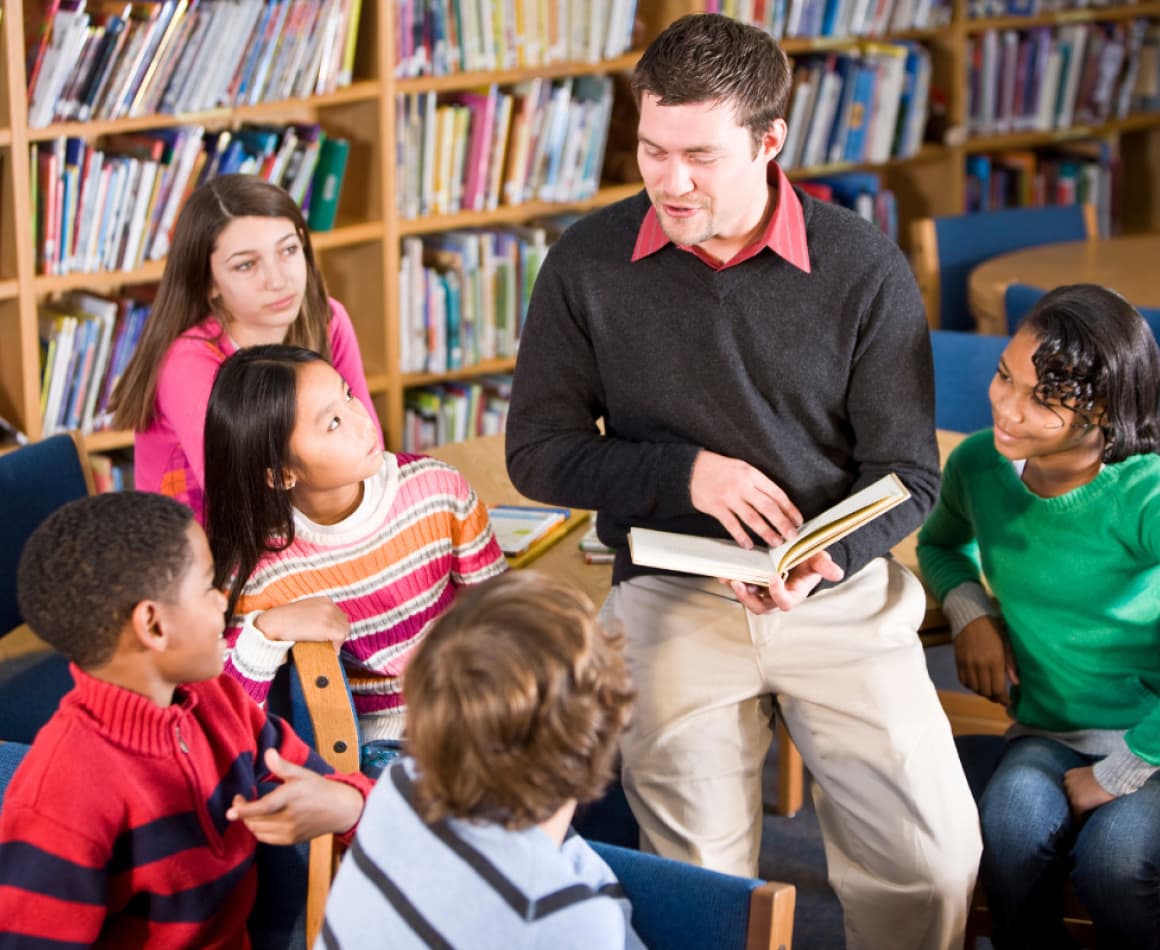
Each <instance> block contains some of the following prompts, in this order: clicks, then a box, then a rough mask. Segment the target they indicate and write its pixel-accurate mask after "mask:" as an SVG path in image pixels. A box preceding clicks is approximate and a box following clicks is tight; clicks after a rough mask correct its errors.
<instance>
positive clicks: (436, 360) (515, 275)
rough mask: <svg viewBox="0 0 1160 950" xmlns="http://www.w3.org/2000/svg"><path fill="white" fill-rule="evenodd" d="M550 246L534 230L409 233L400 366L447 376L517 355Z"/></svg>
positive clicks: (403, 278) (401, 294)
mask: <svg viewBox="0 0 1160 950" xmlns="http://www.w3.org/2000/svg"><path fill="white" fill-rule="evenodd" d="M547 249H548V245H547V236H546V232H545V230H544V229H542V228H536V227H508V228H500V229H496V230H486V231H445V232H442V233H440V234H436V235H431V236H430V237H426V238H418V237H408V238H404V240H403V242H402V255H401V258H400V263H399V267H400V273H399V332H400V340H399V350H400V360H399V366H400V369H401V370H402V371H403V372H404V373H423V372H427V373H443V372H446V371H448V370H456V369H461V368H463V367H467V366H473V365H476V364H478V363H480V362H482V361H484V360H490V359H497V358H499V359H503V358H509V357H513V356H515V353H516V347H517V345H518V342H519V336H520V330H521V329H522V327H523V323H524V318H525V316H526V315H527V308H528V302H529V300H530V299H531V293H532V285H533V284H534V283H535V280H536V275H537V274H539V272H540V266H541V264H542V263H543V260H544V256H545V255H546V254H547Z"/></svg>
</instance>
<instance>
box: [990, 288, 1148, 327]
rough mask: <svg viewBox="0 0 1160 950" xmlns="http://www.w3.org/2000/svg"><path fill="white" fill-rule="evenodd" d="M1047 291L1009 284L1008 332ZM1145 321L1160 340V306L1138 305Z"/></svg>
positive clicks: (1006, 297) (1006, 299)
mask: <svg viewBox="0 0 1160 950" xmlns="http://www.w3.org/2000/svg"><path fill="white" fill-rule="evenodd" d="M1045 293H1047V291H1046V290H1045V289H1044V288H1042V287H1034V286H1032V285H1031V284H1020V283H1014V284H1008V285H1007V289H1006V290H1005V291H1004V292H1003V307H1004V309H1005V310H1006V311H1007V332H1008V333H1014V332H1015V329H1016V328H1017V327H1018V326H1019V321H1020V320H1022V319H1023V318H1024V317H1025V316H1027V314H1029V313H1030V312H1031V308H1032V307H1034V306H1035V304H1036V303H1038V302H1039V298H1040V297H1042V296H1043V295H1044V294H1045ZM1136 309H1137V310H1139V311H1140V316H1142V317H1143V318H1144V322H1145V323H1147V324H1148V326H1149V327H1151V328H1152V335H1153V336H1155V337H1156V339H1157V340H1160V308H1158V307H1137V308H1136Z"/></svg>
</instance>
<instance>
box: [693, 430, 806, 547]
mask: <svg viewBox="0 0 1160 950" xmlns="http://www.w3.org/2000/svg"><path fill="white" fill-rule="evenodd" d="M689 497H690V498H691V499H692V502H693V507H694V508H696V509H697V510H698V511H703V512H704V513H705V514H707V515H712V516H713V517H714V518H716V519H717V520H718V521H720V522H721V524H722V525H723V526H724V528H725V530H726V531H728V532H729V535H730V537H732V538H733V540H734V541H736V542H737V543H738V544H739V545H741V547H743V548H745V549H746V550H749V549H750V548H752V547H753V539H752V538H750V537H749V535H748V534H746V532H745V527H744V526H748V527H749V528H750V529H751V530H752V531H753V533H754V534H756V535H757V536H758V537H759V538H761V540H762V541H764V542H765V543H766V544H768V545H769V546H770V547H774V546H776V545H778V544H781V542H782V541H788V540H790V539H791V538H793V537H794V535H795V534H796V533H797V529H798V528H799V527H800V526H801V523H802V514H801V512H800V511H798V510H797V508H795V507H794V505H793V502H791V501H790V500H789V497H788V496H787V495H786V493H785V492H783V491H782V490H781V489H780V488H778V487H777V485H775V484H774V483H773V482H771V481H770V480H769V479H768V478H766V477H765V476H764V475H763V474H762V473H761V472H759V471H758V470H757V469H756V468H754V467H753V466H752V465H750V464H749V463H748V462H743V461H741V460H740V459H732V458H728V457H727V456H724V455H718V454H717V453H716V452H709V451H707V450H705V449H702V450H701V452H700V454H698V455H697V458H696V460H695V461H694V462H693V474H692V476H691V477H690V479H689Z"/></svg>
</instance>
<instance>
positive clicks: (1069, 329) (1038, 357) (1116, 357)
mask: <svg viewBox="0 0 1160 950" xmlns="http://www.w3.org/2000/svg"><path fill="white" fill-rule="evenodd" d="M1019 329H1021V330H1022V329H1026V330H1030V331H1031V333H1032V334H1033V335H1034V336H1035V337H1036V338H1038V340H1039V345H1038V346H1037V347H1036V350H1035V354H1034V356H1033V357H1032V362H1033V363H1034V364H1035V374H1036V376H1037V378H1038V383H1037V385H1036V387H1035V394H1036V396H1038V397H1039V398H1040V399H1041V400H1043V401H1044V402H1046V403H1058V404H1059V405H1061V406H1063V407H1064V408H1065V409H1070V410H1072V411H1073V412H1075V413H1076V415H1078V416H1079V417H1080V419H1081V420H1083V422H1084V423H1085V424H1097V425H1099V427H1100V428H1101V429H1102V430H1103V433H1104V441H1105V450H1104V461H1106V462H1122V461H1123V460H1124V459H1126V458H1130V457H1131V456H1133V455H1145V454H1148V453H1152V452H1156V451H1157V450H1158V449H1160V349H1158V348H1157V344H1156V337H1155V336H1154V335H1153V333H1152V330H1151V328H1150V327H1149V326H1148V324H1147V323H1146V322H1145V321H1144V318H1143V317H1141V316H1140V314H1139V312H1138V311H1137V310H1136V309H1135V307H1133V306H1132V305H1131V304H1130V303H1128V301H1126V300H1125V299H1124V298H1123V297H1121V296H1120V295H1119V294H1117V293H1116V292H1115V291H1113V290H1109V289H1108V288H1106V287H1100V286H1098V285H1097V284H1068V285H1065V286H1063V287H1057V288H1056V289H1055V290H1052V291H1051V292H1050V293H1047V294H1045V295H1044V296H1043V297H1041V298H1040V299H1039V302H1038V303H1037V304H1036V305H1035V308H1034V309H1033V310H1032V311H1031V312H1030V313H1029V314H1028V315H1027V317H1026V318H1025V319H1024V320H1023V322H1022V323H1021V324H1020V326H1019Z"/></svg>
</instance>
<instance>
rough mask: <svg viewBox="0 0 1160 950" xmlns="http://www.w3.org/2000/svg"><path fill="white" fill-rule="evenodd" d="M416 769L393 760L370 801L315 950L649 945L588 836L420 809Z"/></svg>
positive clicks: (566, 949) (578, 949)
mask: <svg viewBox="0 0 1160 950" xmlns="http://www.w3.org/2000/svg"><path fill="white" fill-rule="evenodd" d="M414 776H415V763H414V761H413V760H411V759H401V760H399V761H397V762H394V763H392V764H391V765H390V766H389V767H388V769H387V771H385V772H384V773H383V776H382V778H381V779H380V781H379V782H378V784H377V785H375V789H374V791H373V792H371V796H370V798H368V799H367V806H366V810H365V811H364V812H363V819H362V821H361V822H360V823H359V831H358V833H357V835H356V836H355V842H354V845H353V846H352V847H351V849H350V851H349V852H348V853H347V856H346V858H345V859H344V860H343V862H342V867H341V868H339V871H338V876H337V877H336V878H335V880H334V887H333V888H332V889H331V892H330V900H329V901H328V902H327V905H326V920H325V922H324V924H323V927H322V933H321V934H320V936H319V938H318V940H317V941H316V943H315V945H314V950H337V948H340V947H348V948H358V947H366V946H370V945H372V944H371V943H370V942H368V935H369V934H374V935H375V938H376V939H375V940H374V941H373V945H374V946H380V947H390V948H392V950H412V948H414V950H420V948H448V950H449V948H452V947H471V948H472V950H509V948H513V947H525V948H531V947H550V948H552V950H589V948H600V950H614V948H633V950H635V948H641V947H643V944H642V943H641V941H640V938H639V937H638V936H637V934H636V931H634V930H633V928H632V924H631V923H630V919H631V916H632V908H631V906H630V905H629V903H628V900H627V899H626V898H625V896H624V890H623V888H621V886H620V884H619V882H618V881H617V880H616V875H615V874H613V873H612V869H611V868H610V867H609V866H608V865H607V864H605V863H604V861H603V859H601V857H600V856H599V855H598V854H596V852H595V851H593V850H592V849H591V848H590V847H589V846H588V844H587V843H586V842H585V841H584V839H583V838H581V837H580V836H579V835H576V834H570V835H569V837H567V838H566V839H565V840H564V843H563V845H557V844H556V842H555V841H553V840H552V839H551V838H549V837H548V835H547V834H546V833H545V832H544V831H543V830H542V829H540V828H539V827H536V826H532V827H530V828H522V829H518V830H508V829H506V828H503V827H501V826H500V825H496V824H493V823H491V822H485V821H465V820H462V819H457V818H452V819H448V820H444V821H437V822H435V823H434V824H427V823H426V822H425V821H423V819H422V818H421V817H420V816H419V814H418V812H416V811H415V807H414Z"/></svg>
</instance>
